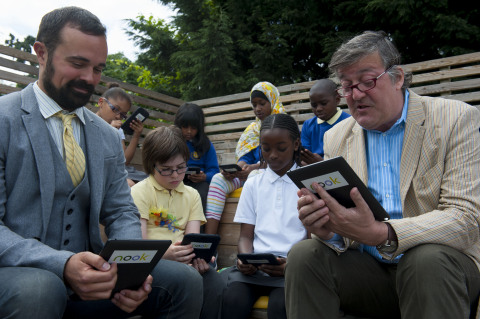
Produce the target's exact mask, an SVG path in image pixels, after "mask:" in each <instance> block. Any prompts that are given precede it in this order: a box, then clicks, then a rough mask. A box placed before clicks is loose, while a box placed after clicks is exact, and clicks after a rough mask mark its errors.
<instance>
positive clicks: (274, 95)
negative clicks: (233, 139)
mask: <svg viewBox="0 0 480 319" xmlns="http://www.w3.org/2000/svg"><path fill="white" fill-rule="evenodd" d="M253 91H260V92H262V93H263V94H265V96H266V97H267V99H268V101H269V102H270V104H271V113H270V114H278V113H285V108H284V107H283V105H282V102H280V93H279V92H278V89H277V88H276V87H275V86H274V85H273V84H272V83H269V82H259V83H257V84H255V86H254V87H253V88H252V90H251V91H250V102H252V92H253ZM252 107H253V106H252ZM261 125H262V123H261V121H260V119H259V118H258V117H256V118H255V122H252V123H250V125H249V126H248V127H247V128H246V129H245V131H243V133H242V136H240V139H239V140H238V143H237V149H236V150H235V156H236V158H237V161H238V159H239V158H240V157H242V156H243V155H245V154H247V153H248V152H250V151H251V150H253V149H255V148H256V147H257V146H258V144H259V143H260V126H261Z"/></svg>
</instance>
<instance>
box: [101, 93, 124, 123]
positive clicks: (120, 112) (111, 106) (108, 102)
mask: <svg viewBox="0 0 480 319" xmlns="http://www.w3.org/2000/svg"><path fill="white" fill-rule="evenodd" d="M103 100H104V101H105V102H107V104H108V106H110V108H111V109H112V111H113V113H115V114H119V115H120V117H121V118H122V120H125V119H126V118H127V117H128V115H127V113H125V112H122V111H120V109H119V108H118V107H116V106H115V105H113V104H112V103H110V101H109V100H107V99H106V98H103Z"/></svg>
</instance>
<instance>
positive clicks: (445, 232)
mask: <svg viewBox="0 0 480 319" xmlns="http://www.w3.org/2000/svg"><path fill="white" fill-rule="evenodd" d="M479 126H480V112H479V111H478V110H477V109H476V108H475V107H473V106H470V105H468V104H465V103H463V102H459V101H454V100H446V99H443V98H432V97H421V96H419V95H417V94H415V93H413V92H412V91H410V97H409V101H408V112H407V119H406V125H405V135H404V141H403V148H402V158H401V163H400V195H401V201H402V208H403V217H404V218H403V219H400V220H391V221H389V223H390V224H391V225H392V227H393V228H394V229H395V232H396V234H397V237H398V249H397V251H396V252H395V254H394V255H393V256H390V257H395V256H397V255H398V254H401V253H404V252H405V251H407V250H408V249H410V248H412V247H414V246H417V245H420V244H425V243H435V244H442V245H447V246H450V247H453V248H455V249H457V250H459V251H461V252H463V253H465V254H466V255H467V256H469V257H470V258H472V259H473V260H474V261H475V263H476V264H477V267H479V269H480V133H479ZM324 143H325V144H324V145H325V147H324V148H325V158H326V159H327V158H331V157H335V156H343V157H344V158H345V159H346V161H347V162H348V163H349V164H350V165H351V166H352V168H353V169H354V171H355V172H356V173H357V174H358V175H359V177H360V178H361V179H362V181H363V182H364V183H365V184H367V176H368V174H367V162H366V153H365V138H364V130H363V129H362V127H360V125H359V124H358V123H357V122H356V121H355V119H353V117H352V118H348V119H346V120H344V121H342V122H340V123H339V124H337V125H336V126H334V127H333V128H332V129H330V130H329V131H327V132H326V134H325V137H324ZM344 241H345V249H341V250H339V249H336V250H337V251H338V252H339V253H341V252H342V251H345V250H346V249H347V248H348V247H351V246H352V245H355V244H356V243H354V242H353V241H351V240H349V239H344ZM352 248H353V247H352ZM384 257H387V256H384ZM479 309H480V306H479ZM477 318H479V311H477Z"/></svg>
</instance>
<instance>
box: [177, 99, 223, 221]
mask: <svg viewBox="0 0 480 319" xmlns="http://www.w3.org/2000/svg"><path fill="white" fill-rule="evenodd" d="M174 123H175V125H176V126H178V127H179V128H180V129H181V130H182V135H183V138H184V139H185V141H186V142H187V146H188V149H189V151H190V157H189V159H188V162H187V165H188V167H189V170H188V171H187V174H186V175H185V178H184V180H183V182H184V183H185V185H188V186H191V187H193V188H195V189H196V190H197V191H198V193H199V194H200V198H201V199H202V207H203V212H204V213H205V208H206V201H207V193H208V186H209V185H210V181H211V180H212V177H213V175H215V174H217V173H218V172H220V170H219V169H218V160H217V153H216V152H215V147H213V144H212V142H210V139H209V138H208V136H207V134H205V115H204V114H203V111H202V109H201V108H200V106H198V105H197V104H194V103H184V104H182V105H181V106H180V107H179V108H178V111H177V113H176V114H175V122H174ZM195 168H198V169H199V171H194V169H195Z"/></svg>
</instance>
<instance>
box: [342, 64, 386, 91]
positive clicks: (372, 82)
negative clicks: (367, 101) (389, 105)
mask: <svg viewBox="0 0 480 319" xmlns="http://www.w3.org/2000/svg"><path fill="white" fill-rule="evenodd" d="M394 66H395V65H392V66H390V67H389V68H387V69H386V70H385V71H383V73H382V74H380V75H379V76H377V77H376V78H373V79H369V80H366V81H363V82H360V83H357V84H355V85H350V86H346V87H341V88H339V89H337V92H338V94H339V95H340V96H341V97H348V96H350V95H352V94H353V89H357V90H359V91H360V92H367V91H370V90H371V89H373V88H374V87H375V86H376V85H377V80H378V79H380V78H381V77H382V75H384V74H385V73H387V72H388V71H390V69H391V68H393V67H394Z"/></svg>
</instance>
